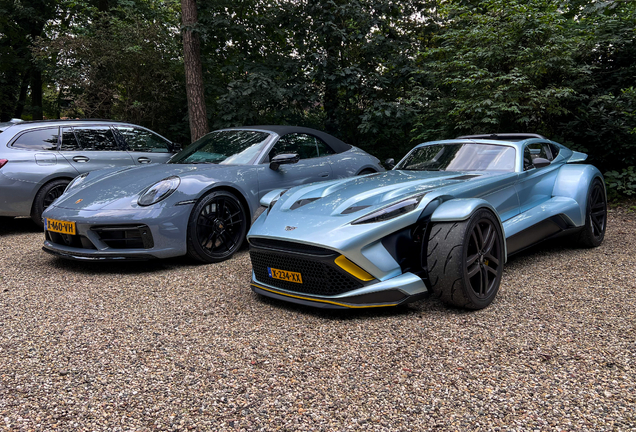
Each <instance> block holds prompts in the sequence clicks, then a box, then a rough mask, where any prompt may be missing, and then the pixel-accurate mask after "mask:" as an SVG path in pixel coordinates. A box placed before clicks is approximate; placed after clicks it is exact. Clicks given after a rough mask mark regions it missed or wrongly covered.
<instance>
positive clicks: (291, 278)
mask: <svg viewBox="0 0 636 432" xmlns="http://www.w3.org/2000/svg"><path fill="white" fill-rule="evenodd" d="M267 273H269V277H271V278H273V279H280V280H284V281H287V282H294V283H299V284H301V283H303V278H302V276H301V275H300V273H298V272H292V271H287V270H279V269H275V268H271V267H267Z"/></svg>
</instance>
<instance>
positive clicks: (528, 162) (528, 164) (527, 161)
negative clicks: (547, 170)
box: [523, 147, 534, 171]
mask: <svg viewBox="0 0 636 432" xmlns="http://www.w3.org/2000/svg"><path fill="white" fill-rule="evenodd" d="M532 168H534V165H532V153H531V152H530V148H529V147H526V148H525V149H523V170H524V171H528V170H529V169H532Z"/></svg>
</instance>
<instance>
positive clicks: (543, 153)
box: [528, 143, 554, 161]
mask: <svg viewBox="0 0 636 432" xmlns="http://www.w3.org/2000/svg"><path fill="white" fill-rule="evenodd" d="M528 148H529V149H530V154H531V155H532V159H533V160H534V159H536V158H542V159H547V160H549V161H551V160H552V159H554V156H553V155H552V148H551V146H550V144H548V143H534V144H528Z"/></svg>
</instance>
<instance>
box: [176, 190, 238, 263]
mask: <svg viewBox="0 0 636 432" xmlns="http://www.w3.org/2000/svg"><path fill="white" fill-rule="evenodd" d="M246 233H247V218H246V215H245V209H244V207H243V204H241V201H240V200H239V199H238V198H236V196H235V195H234V194H232V193H230V192H227V191H214V192H211V193H209V194H208V195H206V196H204V197H203V198H201V200H199V202H198V203H197V205H196V206H195V207H194V209H193V210H192V213H191V214H190V220H189V221H188V244H187V247H188V255H189V256H190V257H191V258H193V259H195V260H197V261H201V262H205V263H215V262H219V261H224V260H226V259H228V258H230V257H231V256H232V255H234V253H235V252H236V251H237V250H239V248H240V247H241V245H242V244H243V241H244V240H245V234H246Z"/></svg>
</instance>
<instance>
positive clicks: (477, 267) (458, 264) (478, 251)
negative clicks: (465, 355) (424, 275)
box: [426, 209, 504, 309]
mask: <svg viewBox="0 0 636 432" xmlns="http://www.w3.org/2000/svg"><path fill="white" fill-rule="evenodd" d="M503 242H504V240H503V235H502V232H501V227H500V225H499V222H498V220H497V217H496V216H495V215H493V214H492V212H490V211H489V210H486V209H482V210H478V211H476V212H475V213H474V214H473V215H472V216H471V217H470V219H468V220H466V221H461V222H444V223H436V224H435V225H433V226H432V227H431V230H430V234H429V238H428V242H427V243H428V246H427V258H426V261H427V269H428V277H429V281H430V284H431V290H432V292H433V295H435V296H437V297H439V298H440V299H441V300H442V301H443V302H444V303H447V304H449V305H453V306H458V307H462V308H466V309H482V308H485V307H486V306H488V305H489V304H490V303H492V301H493V300H494V298H495V296H496V295H497V292H498V291H499V285H500V283H501V275H502V273H503V265H504V243H503Z"/></svg>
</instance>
